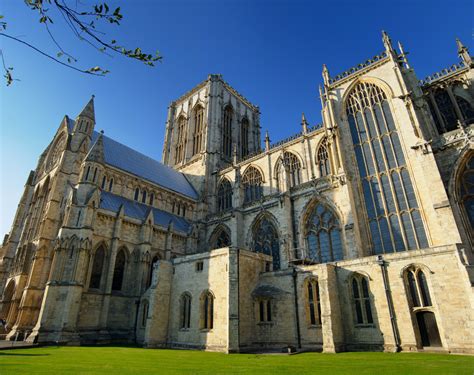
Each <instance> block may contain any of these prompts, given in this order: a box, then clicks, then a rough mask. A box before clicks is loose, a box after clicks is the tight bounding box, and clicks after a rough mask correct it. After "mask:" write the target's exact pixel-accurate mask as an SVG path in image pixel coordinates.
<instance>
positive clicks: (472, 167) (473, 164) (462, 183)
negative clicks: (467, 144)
mask: <svg viewBox="0 0 474 375" xmlns="http://www.w3.org/2000/svg"><path fill="white" fill-rule="evenodd" d="M459 202H460V206H461V212H462V213H463V215H464V216H465V218H466V224H467V232H468V233H469V234H470V235H471V238H472V239H474V234H473V233H474V153H471V155H470V157H469V158H468V160H467V162H466V164H465V165H464V167H463V169H462V171H461V173H460V179H459Z"/></svg>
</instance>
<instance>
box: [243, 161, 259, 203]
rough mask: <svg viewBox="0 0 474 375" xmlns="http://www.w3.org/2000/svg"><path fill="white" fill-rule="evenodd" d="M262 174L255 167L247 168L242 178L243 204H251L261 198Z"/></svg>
mask: <svg viewBox="0 0 474 375" xmlns="http://www.w3.org/2000/svg"><path fill="white" fill-rule="evenodd" d="M262 182H263V178H262V174H261V173H260V171H259V170H258V169H257V168H255V167H252V166H250V167H248V168H247V170H246V171H245V173H244V175H243V177H242V187H243V189H244V203H248V202H253V201H255V200H257V199H260V198H262V196H263V189H262Z"/></svg>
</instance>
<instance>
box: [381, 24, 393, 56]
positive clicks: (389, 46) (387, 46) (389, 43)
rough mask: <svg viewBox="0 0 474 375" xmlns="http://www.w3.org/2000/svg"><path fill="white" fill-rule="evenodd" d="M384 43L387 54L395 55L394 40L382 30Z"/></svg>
mask: <svg viewBox="0 0 474 375" xmlns="http://www.w3.org/2000/svg"><path fill="white" fill-rule="evenodd" d="M382 41H383V44H384V46H385V50H386V51H387V53H391V54H392V55H393V54H394V52H395V51H394V50H393V46H392V40H391V39H390V37H389V36H388V34H387V33H386V32H385V31H384V30H382Z"/></svg>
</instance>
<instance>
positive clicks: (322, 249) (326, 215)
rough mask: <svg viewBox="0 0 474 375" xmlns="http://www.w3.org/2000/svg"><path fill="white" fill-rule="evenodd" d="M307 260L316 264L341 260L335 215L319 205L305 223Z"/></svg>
mask: <svg viewBox="0 0 474 375" xmlns="http://www.w3.org/2000/svg"><path fill="white" fill-rule="evenodd" d="M306 240H307V244H308V253H309V254H308V255H309V258H310V259H312V260H313V261H315V262H318V263H326V262H333V261H337V260H341V259H342V258H343V251H342V240H341V227H340V224H339V220H338V218H337V217H336V215H335V214H334V213H333V212H332V211H331V210H329V209H328V208H327V207H326V206H324V205H323V204H321V203H318V204H316V206H315V207H314V208H313V211H312V213H311V216H310V217H309V220H308V222H307V223H306Z"/></svg>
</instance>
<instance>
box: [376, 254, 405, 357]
mask: <svg viewBox="0 0 474 375" xmlns="http://www.w3.org/2000/svg"><path fill="white" fill-rule="evenodd" d="M377 263H378V265H379V266H380V271H381V272H382V279H383V286H384V288H385V297H386V298H387V305H388V311H389V313H390V323H391V325H392V332H393V337H394V339H395V347H396V349H395V351H396V352H399V351H400V350H401V347H400V337H399V336H398V326H397V318H396V317H395V309H394V307H393V300H392V293H391V291H390V287H389V285H388V278H387V263H386V262H385V260H384V259H383V256H382V255H378V256H377Z"/></svg>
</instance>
